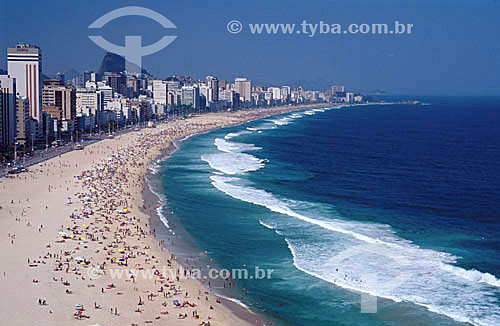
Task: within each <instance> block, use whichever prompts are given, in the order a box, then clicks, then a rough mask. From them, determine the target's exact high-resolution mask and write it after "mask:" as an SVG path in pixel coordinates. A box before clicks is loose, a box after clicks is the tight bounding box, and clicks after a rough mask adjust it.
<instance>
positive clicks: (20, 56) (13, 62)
mask: <svg viewBox="0 0 500 326" xmlns="http://www.w3.org/2000/svg"><path fill="white" fill-rule="evenodd" d="M7 69H8V73H9V75H10V76H11V77H13V78H15V79H16V86H17V93H18V94H19V95H20V96H25V97H27V98H28V99H29V104H30V116H31V118H33V119H35V120H37V121H38V122H40V119H41V112H42V105H41V104H42V103H41V102H42V101H41V100H42V83H41V80H40V77H41V73H42V51H41V49H40V48H39V47H37V46H35V45H31V44H18V45H17V46H16V47H15V48H8V49H7Z"/></svg>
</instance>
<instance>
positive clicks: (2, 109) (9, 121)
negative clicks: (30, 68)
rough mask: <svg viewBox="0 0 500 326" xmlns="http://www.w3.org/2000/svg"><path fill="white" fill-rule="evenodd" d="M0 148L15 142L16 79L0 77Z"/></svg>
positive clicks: (7, 76)
mask: <svg viewBox="0 0 500 326" xmlns="http://www.w3.org/2000/svg"><path fill="white" fill-rule="evenodd" d="M0 90H1V92H2V93H1V98H2V99H1V105H0V129H1V130H0V134H1V135H0V147H3V148H5V147H10V146H12V145H14V143H15V142H16V111H17V110H16V98H17V96H16V79H15V78H12V77H11V76H9V75H0Z"/></svg>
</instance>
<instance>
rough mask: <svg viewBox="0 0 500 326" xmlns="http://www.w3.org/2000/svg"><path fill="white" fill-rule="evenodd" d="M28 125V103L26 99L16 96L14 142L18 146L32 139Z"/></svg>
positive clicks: (29, 121) (29, 122)
mask: <svg viewBox="0 0 500 326" xmlns="http://www.w3.org/2000/svg"><path fill="white" fill-rule="evenodd" d="M30 125H31V118H30V102H29V100H28V98H27V97H24V96H17V115H16V141H17V142H18V143H19V144H20V145H23V144H25V143H26V142H28V141H29V140H32V139H33V138H34V135H33V134H32V133H31V128H30Z"/></svg>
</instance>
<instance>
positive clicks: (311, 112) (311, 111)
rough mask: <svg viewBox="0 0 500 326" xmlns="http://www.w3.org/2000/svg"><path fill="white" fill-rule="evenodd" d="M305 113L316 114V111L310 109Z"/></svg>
mask: <svg viewBox="0 0 500 326" xmlns="http://www.w3.org/2000/svg"><path fill="white" fill-rule="evenodd" d="M304 114H306V115H315V114H316V112H314V111H313V110H309V111H305V112H304Z"/></svg>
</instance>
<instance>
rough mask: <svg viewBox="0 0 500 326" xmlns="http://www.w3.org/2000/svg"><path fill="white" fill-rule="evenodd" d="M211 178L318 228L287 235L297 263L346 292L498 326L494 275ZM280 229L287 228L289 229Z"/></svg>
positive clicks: (373, 229) (386, 233)
mask: <svg viewBox="0 0 500 326" xmlns="http://www.w3.org/2000/svg"><path fill="white" fill-rule="evenodd" d="M210 178H211V180H212V185H213V186H214V187H215V188H217V189H219V190H220V191H222V192H224V193H226V194H228V195H229V196H231V197H233V198H237V199H240V200H242V201H245V202H248V203H253V204H255V205H259V206H264V207H266V208H268V209H269V210H271V211H273V212H277V213H281V214H285V215H287V216H290V217H294V218H295V219H297V220H296V221H298V220H300V221H302V222H305V223H307V224H309V225H314V227H318V229H317V230H315V229H314V227H313V229H311V228H310V227H309V228H308V227H302V228H301V230H303V231H301V232H306V230H307V231H310V230H313V231H314V233H313V234H312V237H311V238H310V237H308V238H307V240H305V239H304V237H303V236H302V235H301V236H298V237H296V238H291V239H289V238H288V237H287V244H288V246H289V248H290V251H291V252H292V255H293V259H294V265H295V266H296V268H298V269H299V270H301V271H304V272H305V273H308V274H310V275H312V276H314V277H317V278H320V279H322V280H325V281H327V282H330V283H333V284H336V285H338V286H341V287H343V288H346V289H352V290H356V291H360V292H364V293H369V294H372V295H375V296H379V297H383V298H387V299H391V300H394V301H397V302H399V301H408V302H413V303H415V304H417V305H421V306H424V307H426V308H427V309H428V310H430V311H433V312H436V313H439V314H443V315H446V316H449V317H451V318H453V319H455V320H458V321H461V322H468V323H471V324H474V325H478V326H485V325H488V326H490V325H498V324H500V312H499V311H498V309H497V308H498V304H499V302H498V299H497V298H495V295H494V293H495V292H496V291H498V290H497V287H498V280H497V279H496V278H495V276H493V275H491V274H488V273H482V272H479V271H476V270H465V269H462V268H459V267H456V266H453V265H451V264H452V263H454V262H455V260H456V257H454V256H452V255H449V254H447V253H443V252H438V251H435V250H430V249H424V248H420V247H419V246H417V245H415V244H413V243H411V242H410V241H408V240H405V239H402V238H400V237H398V236H397V235H395V234H394V232H393V231H392V229H391V228H390V227H389V226H387V225H380V224H373V223H363V222H354V221H352V222H351V221H343V220H340V219H331V218H329V219H323V218H312V217H310V216H306V215H305V213H298V212H297V211H296V209H294V206H293V205H292V204H291V202H288V201H285V200H282V199H279V198H277V197H276V196H274V195H273V194H271V193H269V192H266V191H264V190H260V189H256V188H253V187H249V186H248V185H242V184H241V180H240V179H238V178H234V177H224V176H211V177H210ZM299 223H301V222H299ZM260 224H262V225H264V226H266V227H271V228H273V229H276V228H277V227H278V226H279V225H270V224H269V223H263V222H262V221H260ZM279 227H280V229H283V228H286V227H287V226H286V225H283V226H279ZM292 230H293V229H290V230H289V231H290V232H292ZM311 232H312V231H311ZM287 234H288V232H287ZM315 239H316V241H315ZM356 246H362V248H363V250H364V251H362V252H358V253H356V254H352V253H351V254H349V255H346V256H345V257H344V258H343V259H342V260H340V261H336V260H334V261H333V263H332V257H333V258H335V257H343V256H342V255H343V254H344V253H346V252H348V251H349V250H350V248H353V247H356ZM332 264H333V265H332ZM373 275H375V276H376V277H377V280H378V282H379V283H373V282H370V281H369V279H368V277H370V276H373ZM402 276H408V278H402V280H403V282H402V283H401V284H397V286H396V287H387V286H385V287H384V286H383V285H384V284H392V283H391V282H393V281H394V280H398V279H399V278H401V277H402Z"/></svg>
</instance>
